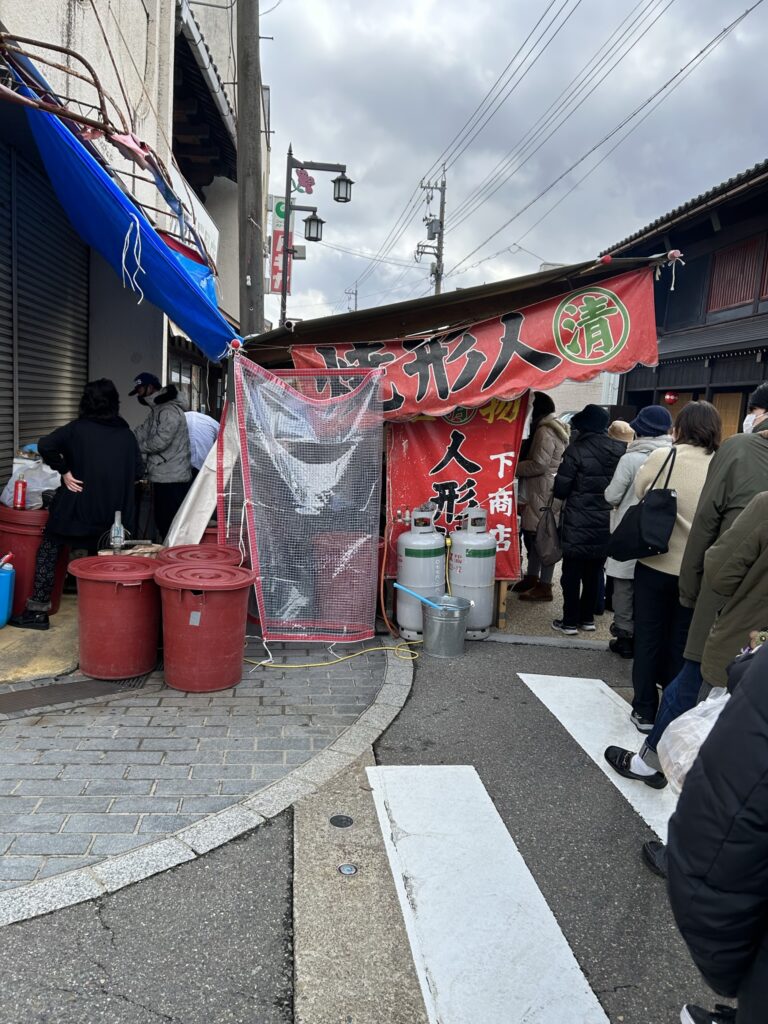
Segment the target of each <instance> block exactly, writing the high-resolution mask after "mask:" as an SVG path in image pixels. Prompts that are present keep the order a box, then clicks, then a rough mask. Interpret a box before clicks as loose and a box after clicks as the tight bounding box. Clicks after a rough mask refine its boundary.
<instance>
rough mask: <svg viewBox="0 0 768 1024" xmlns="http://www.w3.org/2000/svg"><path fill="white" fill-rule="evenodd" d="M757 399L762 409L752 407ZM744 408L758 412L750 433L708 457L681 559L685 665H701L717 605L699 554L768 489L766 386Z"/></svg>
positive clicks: (740, 436)
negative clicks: (686, 616) (688, 612)
mask: <svg viewBox="0 0 768 1024" xmlns="http://www.w3.org/2000/svg"><path fill="white" fill-rule="evenodd" d="M758 400H759V401H760V402H763V403H764V406H760V407H759V408H758V407H757V406H756V404H752V403H753V401H754V402H755V403H756V402H757V401H758ZM750 408H751V409H755V408H758V413H759V419H758V420H757V421H756V422H754V421H753V432H752V433H744V434H736V435H735V436H734V437H729V438H728V440H727V441H725V442H724V443H723V444H722V446H721V447H720V450H719V451H718V452H717V453H716V454H715V455H714V457H713V458H712V461H711V463H710V465H709V472H708V473H707V482H706V483H705V485H704V490H703V491H702V492H701V498H700V499H699V505H698V508H697V509H696V517H695V518H694V520H693V525H692V526H691V534H690V536H689V538H688V543H687V545H686V548H685V554H684V555H683V563H682V566H681V568H680V584H679V586H680V603H681V604H682V605H683V606H684V607H685V608H693V609H694V612H693V619H692V621H691V626H690V629H689V630H688V642H687V644H686V647H685V658H686V660H687V661H693V662H698V663H701V659H702V656H703V653H704V644H705V643H706V642H707V637H708V636H709V631H710V629H711V628H712V624H713V622H714V621H715V616H716V615H717V613H718V611H719V610H720V607H721V606H722V603H723V600H722V598H721V597H720V596H719V595H718V594H716V593H715V592H714V591H713V590H712V588H711V587H710V586H709V584H708V583H707V582H706V580H705V579H704V556H705V555H706V553H707V551H708V550H709V549H710V548H711V547H712V545H713V544H714V543H715V542H716V541H717V540H718V538H719V537H721V536H722V534H723V533H725V531H726V530H727V529H728V528H729V527H730V526H732V525H733V523H734V522H735V520H736V517H737V516H738V515H739V513H740V512H742V511H743V509H745V508H746V507H747V505H748V504H749V502H750V501H751V500H752V499H753V498H754V496H755V495H756V494H759V493H760V492H761V491H765V490H768V429H766V426H767V425H768V384H761V385H760V387H759V388H758V389H757V391H755V392H754V393H753V394H752V395H751V396H750ZM755 429H756V432H754V431H755ZM707 682H709V680H707Z"/></svg>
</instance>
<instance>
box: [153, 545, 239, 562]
mask: <svg viewBox="0 0 768 1024" xmlns="http://www.w3.org/2000/svg"><path fill="white" fill-rule="evenodd" d="M242 560H243V558H242V555H241V554H240V552H239V551H238V550H237V548H229V547H225V546H224V545H223V544H180V545H179V546H178V547H173V548H165V549H164V550H163V551H158V553H157V559H156V561H158V562H160V563H161V564H162V565H169V564H171V563H176V564H178V563H179V562H181V563H183V564H187V565H188V564H189V563H194V564H196V565H199V564H200V563H201V562H205V563H207V564H210V563H214V564H217V565H240V563H241V562H242Z"/></svg>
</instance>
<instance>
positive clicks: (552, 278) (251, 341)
mask: <svg viewBox="0 0 768 1024" xmlns="http://www.w3.org/2000/svg"><path fill="white" fill-rule="evenodd" d="M648 262H649V261H648V260H647V259H645V258H630V259H614V260H612V261H611V262H610V263H601V262H600V261H596V260H590V261H588V262H585V263H575V264H573V265H572V266H564V267H555V268H553V269H551V270H544V271H539V272H538V273H536V274H526V275H525V276H524V277H514V278H510V279H508V280H506V281H495V282H493V283H492V284H482V285H478V286H476V287H474V288H460V289H457V290H456V291H452V292H444V293H443V294H442V295H428V296H425V297H424V298H420V299H410V300H408V301H406V302H396V303H392V304H390V305H387V306H374V307H372V308H371V309H360V310H356V311H355V312H352V313H342V314H340V315H339V316H325V317H320V318H318V319H316V320H301V321H298V322H296V323H294V324H293V325H292V327H291V328H290V329H289V328H287V327H278V328H276V329H275V330H274V331H269V332H267V333H265V334H259V335H255V336H252V337H250V338H247V339H246V348H247V350H250V351H253V352H257V351H260V350H261V349H262V348H263V347H269V348H275V349H278V350H280V349H284V348H285V347H286V346H290V345H318V344H324V343H329V342H335V343H337V344H347V343H360V344H363V343H365V342H371V341H385V340H389V339H392V338H404V337H407V336H409V335H414V334H426V333H431V332H437V331H442V330H447V329H450V328H451V327H453V326H455V325H457V324H471V323H481V322H482V321H483V320H488V319H490V318H491V317H494V316H499V315H501V314H502V313H507V312H509V311H510V310H512V309H518V308H519V307H520V306H527V305H531V304H532V303H534V302H540V301H541V300H542V299H548V298H551V297H552V296H554V295H558V294H560V293H561V292H565V291H569V290H570V289H571V288H577V287H579V286H581V285H586V284H591V283H592V282H595V281H599V280H602V279H603V278H605V277H612V276H614V275H616V274H621V273H623V272H625V271H627V270H632V269H634V268H636V267H641V266H648ZM288 322H289V323H290V322H291V321H290V317H289V320H288Z"/></svg>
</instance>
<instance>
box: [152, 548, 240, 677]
mask: <svg viewBox="0 0 768 1024" xmlns="http://www.w3.org/2000/svg"><path fill="white" fill-rule="evenodd" d="M255 579H256V573H255V572H252V571H251V570H250V569H241V568H239V567H238V566H236V565H224V564H223V563H221V562H220V563H218V564H217V563H215V562H213V563H210V564H208V565H205V564H201V563H198V564H194V563H190V562H187V563H183V562H182V563H179V562H176V563H170V564H165V565H160V566H157V567H156V569H155V580H156V582H157V583H158V585H159V586H160V590H161V594H162V605H163V645H164V660H165V681H166V683H167V684H168V686H171V687H173V689H174V690H186V691H188V692H192V693H201V692H204V691H205V692H207V691H210V690H226V689H228V688H229V687H230V686H235V685H236V684H237V683H239V682H240V679H241V677H242V674H243V654H244V646H245V629H246V611H247V608H248V594H249V592H250V589H251V587H252V586H253V583H254V581H255Z"/></svg>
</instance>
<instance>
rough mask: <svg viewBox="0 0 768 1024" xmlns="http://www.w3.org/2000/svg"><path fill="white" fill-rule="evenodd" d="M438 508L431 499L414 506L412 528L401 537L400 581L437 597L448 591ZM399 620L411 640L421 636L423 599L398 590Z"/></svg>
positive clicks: (403, 632) (399, 549)
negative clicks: (417, 598)
mask: <svg viewBox="0 0 768 1024" xmlns="http://www.w3.org/2000/svg"><path fill="white" fill-rule="evenodd" d="M434 512H435V508H434V506H433V505H432V504H431V503H428V504H427V505H423V506H422V507H421V508H417V509H414V510H413V520H412V525H411V529H410V530H407V531H406V532H405V533H401V534H400V536H399V537H398V539H397V582H398V583H402V585H403V586H404V587H410V589H411V590H415V591H416V592H417V593H418V594H421V596H422V597H428V598H430V600H433V601H434V600H435V599H436V598H439V597H442V596H443V594H445V537H444V536H443V535H442V533H439V532H438V531H437V530H436V529H435V524H434ZM397 624H398V626H399V627H400V634H401V636H404V637H405V638H406V639H407V640H417V639H419V638H420V637H421V634H422V629H423V618H422V606H421V602H420V601H417V600H416V598H415V597H409V596H408V595H407V594H404V593H403V592H402V591H398V594H397Z"/></svg>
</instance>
